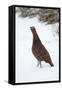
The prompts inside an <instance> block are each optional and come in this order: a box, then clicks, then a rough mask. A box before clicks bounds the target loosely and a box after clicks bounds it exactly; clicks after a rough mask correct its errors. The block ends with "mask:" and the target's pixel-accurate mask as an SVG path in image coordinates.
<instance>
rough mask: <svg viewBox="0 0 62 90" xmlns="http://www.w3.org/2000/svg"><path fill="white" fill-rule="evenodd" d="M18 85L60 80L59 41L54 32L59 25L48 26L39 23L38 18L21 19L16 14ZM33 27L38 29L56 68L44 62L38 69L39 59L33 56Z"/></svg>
mask: <svg viewBox="0 0 62 90" xmlns="http://www.w3.org/2000/svg"><path fill="white" fill-rule="evenodd" d="M15 26H16V73H15V74H16V83H22V82H36V81H37V82H39V81H41V82H43V81H57V80H59V41H58V40H59V39H58V35H57V34H55V33H54V32H53V30H56V29H57V27H58V23H56V24H53V25H46V23H43V22H39V21H38V19H37V17H34V18H28V17H27V18H21V17H18V14H16V25H15ZM31 26H35V27H36V31H37V33H38V36H39V37H40V40H41V42H42V43H43V45H44V46H45V47H46V49H47V50H48V52H49V54H50V56H51V59H52V62H53V64H54V67H51V66H50V65H49V64H47V63H45V62H42V67H41V68H40V67H37V59H36V58H35V57H34V55H33V54H32V42H33V37H32V32H31V30H30V27H31Z"/></svg>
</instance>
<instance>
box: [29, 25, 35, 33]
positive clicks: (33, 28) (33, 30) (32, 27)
mask: <svg viewBox="0 0 62 90" xmlns="http://www.w3.org/2000/svg"><path fill="white" fill-rule="evenodd" d="M30 29H31V31H32V33H33V34H34V33H35V32H36V29H35V27H34V26H31V27H30Z"/></svg>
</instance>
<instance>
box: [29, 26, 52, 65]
mask: <svg viewBox="0 0 62 90" xmlns="http://www.w3.org/2000/svg"><path fill="white" fill-rule="evenodd" d="M30 29H31V31H32V34H33V45H32V53H33V54H34V56H35V57H36V59H37V60H38V64H37V66H39V65H40V67H41V61H45V62H46V63H49V64H50V65H51V66H54V65H53V63H52V60H51V58H50V55H49V53H48V51H47V50H46V48H45V47H44V45H43V44H42V43H41V41H40V38H39V37H38V34H37V32H36V29H35V27H34V26H32V27H30Z"/></svg>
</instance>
